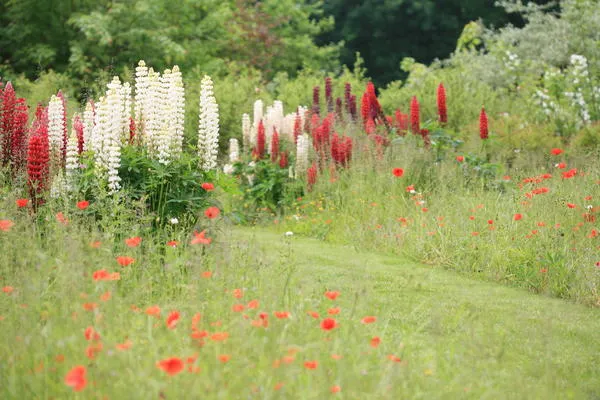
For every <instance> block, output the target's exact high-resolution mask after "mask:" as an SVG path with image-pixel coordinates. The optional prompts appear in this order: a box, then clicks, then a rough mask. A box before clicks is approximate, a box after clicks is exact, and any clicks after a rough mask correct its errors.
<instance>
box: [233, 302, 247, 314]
mask: <svg viewBox="0 0 600 400" xmlns="http://www.w3.org/2000/svg"><path fill="white" fill-rule="evenodd" d="M244 308H246V307H245V306H244V305H243V304H234V305H233V306H232V307H231V311H233V312H242V311H244Z"/></svg>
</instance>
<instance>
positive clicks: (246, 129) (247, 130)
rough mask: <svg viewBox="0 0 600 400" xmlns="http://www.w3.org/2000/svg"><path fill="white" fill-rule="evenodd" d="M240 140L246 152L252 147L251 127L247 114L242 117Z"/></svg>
mask: <svg viewBox="0 0 600 400" xmlns="http://www.w3.org/2000/svg"><path fill="white" fill-rule="evenodd" d="M242 138H243V144H244V149H245V150H246V151H248V150H249V149H250V147H252V125H251V124H250V115H248V114H244V115H242Z"/></svg>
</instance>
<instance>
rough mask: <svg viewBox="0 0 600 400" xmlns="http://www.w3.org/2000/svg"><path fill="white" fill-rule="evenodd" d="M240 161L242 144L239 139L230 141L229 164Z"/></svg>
mask: <svg viewBox="0 0 600 400" xmlns="http://www.w3.org/2000/svg"><path fill="white" fill-rule="evenodd" d="M239 160H240V144H239V142H238V140H237V139H229V162H230V163H232V164H233V163H234V162H237V161H239Z"/></svg>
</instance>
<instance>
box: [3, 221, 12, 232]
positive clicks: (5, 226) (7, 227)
mask: <svg viewBox="0 0 600 400" xmlns="http://www.w3.org/2000/svg"><path fill="white" fill-rule="evenodd" d="M14 224H15V223H14V222H12V221H10V220H8V219H0V231H3V232H8V231H10V228H12V227H13V225H14Z"/></svg>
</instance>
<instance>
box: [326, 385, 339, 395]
mask: <svg viewBox="0 0 600 400" xmlns="http://www.w3.org/2000/svg"><path fill="white" fill-rule="evenodd" d="M329 391H330V392H331V393H338V392H341V391H342V388H341V387H339V386H337V385H336V386H332V387H331V389H329Z"/></svg>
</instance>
